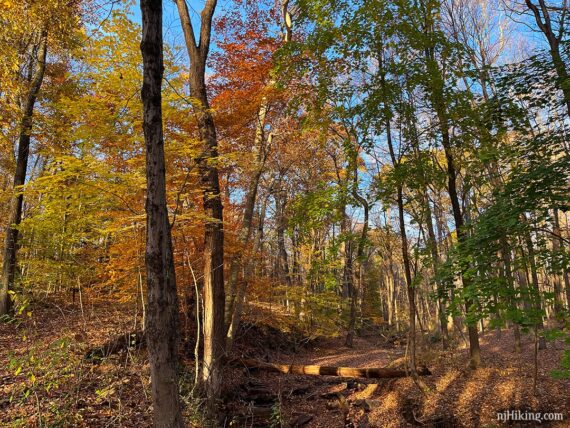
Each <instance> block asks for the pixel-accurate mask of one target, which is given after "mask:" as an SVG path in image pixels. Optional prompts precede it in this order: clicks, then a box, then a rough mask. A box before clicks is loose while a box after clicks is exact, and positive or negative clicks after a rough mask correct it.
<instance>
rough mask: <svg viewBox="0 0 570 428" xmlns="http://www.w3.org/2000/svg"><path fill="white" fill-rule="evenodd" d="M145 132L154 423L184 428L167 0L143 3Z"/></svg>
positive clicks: (148, 320) (149, 311)
mask: <svg viewBox="0 0 570 428" xmlns="http://www.w3.org/2000/svg"><path fill="white" fill-rule="evenodd" d="M141 11H142V24H143V25H142V32H143V34H142V41H141V53H142V57H143V86H142V91H141V96H142V100H143V106H144V117H143V129H144V139H145V144H146V177H147V199H146V213H147V223H146V227H147V235H146V271H147V287H148V304H147V318H146V326H145V329H146V334H147V343H148V354H149V361H150V375H151V384H152V403H153V410H154V425H155V426H156V427H161V428H162V427H164V428H169V427H183V426H184V422H183V420H182V414H181V412H180V401H179V396H178V372H177V370H178V368H177V365H178V361H177V360H178V296H177V293H176V277H175V270H174V259H173V254H172V240H171V235H170V223H169V221H168V210H167V206H166V177H165V169H166V166H165V161H164V137H163V131H162V107H161V100H162V96H161V86H162V77H163V73H164V66H163V53H162V52H163V47H162V0H142V1H141Z"/></svg>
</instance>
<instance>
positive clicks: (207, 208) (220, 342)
mask: <svg viewBox="0 0 570 428" xmlns="http://www.w3.org/2000/svg"><path fill="white" fill-rule="evenodd" d="M216 4H217V1H216V0H207V1H206V3H205V5H204V9H203V10H202V12H201V14H200V18H201V25H200V31H199V40H198V42H196V36H195V35H194V28H193V26H192V21H191V19H190V14H189V12H188V6H187V4H186V1H185V0H176V5H177V7H178V14H179V16H180V22H181V24H182V30H183V32H184V39H185V42H186V49H187V51H188V56H189V58H190V75H189V83H190V93H191V95H192V97H193V98H194V99H195V100H196V104H195V105H194V112H195V114H196V117H197V120H198V133H199V136H200V140H201V141H202V143H203V153H202V155H201V156H200V157H199V158H198V162H199V165H200V175H201V180H202V189H203V203H204V213H205V215H206V218H207V220H206V225H205V232H204V243H205V245H204V358H203V368H202V381H203V383H204V386H205V392H206V395H207V397H208V407H209V411H210V414H211V415H212V416H213V414H214V412H215V407H216V403H217V400H218V398H219V395H220V392H221V382H222V379H221V363H222V357H223V355H224V352H225V336H226V334H225V333H226V331H225V323H224V309H225V290H224V231H223V221H224V219H223V206H222V199H221V195H220V180H219V174H218V167H217V163H218V141H217V137H216V126H215V124H214V118H213V116H212V112H211V110H210V105H209V102H208V93H207V90H206V81H205V74H206V60H207V58H208V52H209V50H210V37H211V31H212V17H213V15H214V10H215V9H216ZM212 422H214V421H212Z"/></svg>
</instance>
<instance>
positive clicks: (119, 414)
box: [0, 302, 570, 428]
mask: <svg viewBox="0 0 570 428" xmlns="http://www.w3.org/2000/svg"><path fill="white" fill-rule="evenodd" d="M135 320H136V323H135ZM140 321H141V320H140V312H139V314H137V313H136V310H135V309H134V308H133V307H130V306H129V305H127V304H119V303H117V302H98V303H92V304H91V303H89V304H86V305H85V306H84V308H83V311H81V309H80V308H79V306H78V305H55V304H53V303H48V304H44V305H42V306H39V307H34V308H33V310H32V313H31V316H27V315H26V314H24V315H23V316H20V317H18V319H17V320H16V322H14V323H9V324H6V323H1V324H0V426H7V427H35V426H40V425H41V426H70V427H71V426H73V427H106V426H108V427H146V426H150V425H151V422H150V421H151V411H152V408H151V403H150V394H149V387H150V385H149V374H148V364H147V362H146V352H145V351H132V352H130V351H125V352H122V353H118V354H117V355H112V356H110V357H108V358H105V359H103V361H102V362H101V363H100V364H93V363H91V362H88V361H85V359H84V358H83V356H84V355H85V352H86V350H87V349H90V348H92V347H95V346H100V345H102V344H103V343H105V342H107V341H108V340H109V339H112V338H114V337H117V336H118V335H120V334H124V333H125V332H129V331H134V330H136V329H138V328H140ZM135 324H136V325H135ZM272 335H274V336H275V338H274V339H275V340H271V336H272ZM242 336H243V337H242V339H243V340H242V341H241V343H238V344H237V346H236V349H237V352H239V353H240V354H241V353H243V352H247V353H248V354H249V355H254V356H256V357H257V358H263V357H265V359H266V360H270V361H272V362H279V363H288V364H315V365H329V366H352V367H384V366H390V367H398V366H400V367H401V366H402V365H403V362H404V356H405V348H404V347H403V346H393V345H391V344H390V343H386V341H384V340H383V339H382V338H379V337H373V338H369V339H362V338H359V339H357V340H356V341H355V347H354V348H352V349H349V348H346V347H344V346H343V345H342V343H343V341H342V339H341V338H337V339H322V340H318V341H316V342H314V343H313V344H312V346H311V347H308V348H303V347H302V346H301V345H302V344H301V345H300V344H299V343H298V338H297V337H296V336H294V335H293V336H292V339H291V340H290V341H289V342H287V341H286V340H285V336H286V334H285V333H282V332H280V331H278V329H277V328H275V327H273V326H262V325H256V324H254V323H252V322H251V321H250V322H245V323H244V333H243V335H242ZM252 337H258V338H259V339H260V340H258V341H254V342H255V343H249V342H251V338H252ZM264 343H265V344H267V346H268V347H267V348H266V349H262V347H263V346H264ZM275 343H281V344H283V346H282V348H283V350H280V351H281V352H277V351H276V350H275V349H270V348H271V347H274V345H275ZM563 346H564V345H563V344H562V343H552V342H550V343H549V345H548V349H546V350H544V351H539V352H540V353H539V364H540V366H539V382H538V389H537V395H536V396H534V395H533V379H532V373H533V358H534V357H533V349H534V344H533V341H532V338H531V337H530V336H528V337H524V338H523V352H522V353H521V354H517V353H515V352H514V351H513V349H514V343H513V339H512V334H511V332H510V331H503V332H501V333H498V332H491V333H486V334H484V335H482V337H481V348H482V355H483V367H482V368H481V369H479V370H477V371H472V370H470V369H469V368H467V361H468V350H467V349H460V350H455V351H446V352H443V351H441V350H439V349H438V348H439V344H431V345H430V347H427V346H420V351H419V358H418V359H419V361H420V363H422V362H423V363H426V365H427V366H428V367H429V368H430V370H431V371H432V372H433V375H432V376H429V377H426V378H423V379H424V380H425V382H426V383H427V384H428V386H429V387H430V388H431V390H432V392H431V393H430V394H428V395H427V396H424V395H423V394H422V393H421V392H420V391H419V389H418V388H417V386H416V385H415V384H414V383H413V381H412V380H411V379H410V378H403V379H392V380H375V379H339V378H336V377H329V376H316V377H308V376H299V375H283V374H278V373H268V372H262V371H261V372H251V371H248V370H247V369H244V368H228V369H227V370H226V372H225V376H226V378H225V382H224V383H225V386H226V391H225V394H224V398H225V404H224V408H225V410H226V411H227V413H228V423H229V421H230V420H232V418H234V417H235V416H236V415H246V417H243V418H242V419H240V418H237V419H235V418H234V420H236V421H241V422H240V423H241V425H240V423H237V424H234V425H233V426H246V425H247V426H252V424H253V426H256V425H255V423H259V425H257V426H268V424H270V423H273V424H274V426H279V424H281V426H289V425H291V424H293V425H297V426H301V425H302V426H305V427H327V428H334V427H347V426H349V427H404V426H426V427H446V426H447V427H479V426H497V425H499V423H498V421H497V412H501V411H504V410H508V409H520V410H528V411H534V412H543V413H544V412H557V413H562V414H563V415H564V418H565V419H568V418H570V398H569V397H570V395H569V394H568V391H570V381H569V380H556V379H553V378H552V377H551V376H550V371H551V370H552V369H555V368H557V366H558V364H559V362H560V357H561V353H562V349H563ZM254 348H255V349H254ZM288 348H291V349H288ZM293 351H294V352H293ZM185 365H186V367H187V368H188V369H190V370H191V367H192V365H193V363H192V362H191V361H187V362H185ZM188 373H190V372H189V371H188ZM189 377H190V378H191V377H192V376H191V375H190V376H189ZM186 382H187V383H188V384H190V383H191V379H186ZM252 397H253V398H252ZM251 399H254V400H256V401H260V402H263V403H264V405H265V406H269V410H267V407H266V408H265V410H264V409H261V410H262V412H259V410H260V409H257V410H255V409H254V407H255V406H252V405H251V402H250V401H248V400H251ZM256 411H258V413H259V414H264V416H263V417H266V418H269V419H267V420H265V422H264V421H262V420H261V419H259V420H256V419H255V417H254V418H251V417H247V414H248V412H249V414H250V415H253V414H254V413H255V412H256ZM185 413H186V418H187V421H189V423H190V421H195V420H199V415H195V414H194V413H193V409H192V408H191V406H187V407H186V411H185ZM196 416H197V417H196ZM565 424H566V422H562V423H558V424H557V425H548V424H547V423H543V424H542V425H541V426H567V425H565ZM528 426H532V425H528Z"/></svg>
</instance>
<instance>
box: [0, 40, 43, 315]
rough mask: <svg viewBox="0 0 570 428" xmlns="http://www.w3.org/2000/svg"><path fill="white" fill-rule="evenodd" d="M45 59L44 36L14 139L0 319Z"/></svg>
mask: <svg viewBox="0 0 570 428" xmlns="http://www.w3.org/2000/svg"><path fill="white" fill-rule="evenodd" d="M46 56H47V32H46V31H43V32H42V33H41V35H40V40H39V44H38V47H37V57H36V61H35V68H36V69H35V72H34V74H33V75H32V78H31V80H30V88H29V90H28V96H27V98H26V102H25V105H24V111H23V115H22V119H21V122H20V135H19V138H18V155H17V158H16V172H15V174H14V183H13V186H14V190H15V192H16V196H15V197H14V199H13V200H12V204H11V209H10V223H9V225H8V227H7V230H6V238H5V245H4V259H3V266H2V288H1V289H0V316H1V315H5V314H8V313H9V312H10V311H11V309H12V308H11V306H12V305H11V298H10V291H11V290H12V288H13V286H14V278H15V275H16V255H17V251H18V226H19V225H20V222H21V221H22V206H23V203H24V195H23V194H22V193H21V187H22V186H23V185H24V183H25V181H26V172H27V170H28V159H29V155H30V140H31V133H32V125H33V121H32V117H33V114H34V106H35V104H36V99H37V96H38V93H39V91H40V88H41V86H42V82H43V79H44V74H45V65H46Z"/></svg>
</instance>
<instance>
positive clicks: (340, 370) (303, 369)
mask: <svg viewBox="0 0 570 428" xmlns="http://www.w3.org/2000/svg"><path fill="white" fill-rule="evenodd" d="M236 363H237V364H239V365H242V366H245V367H247V368H252V369H259V370H266V371H271V372H278V373H284V374H298V375H309V376H338V377H351V378H354V377H361V378H370V379H391V378H398V377H407V376H410V373H409V372H406V371H405V370H401V369H391V368H386V367H367V368H358V367H329V366H312V365H307V366H305V365H298V364H276V363H266V362H263V361H258V360H253V359H249V358H246V359H240V360H236ZM418 375H420V376H428V375H431V372H430V371H429V369H428V368H427V367H423V368H421V369H420V370H418Z"/></svg>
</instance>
